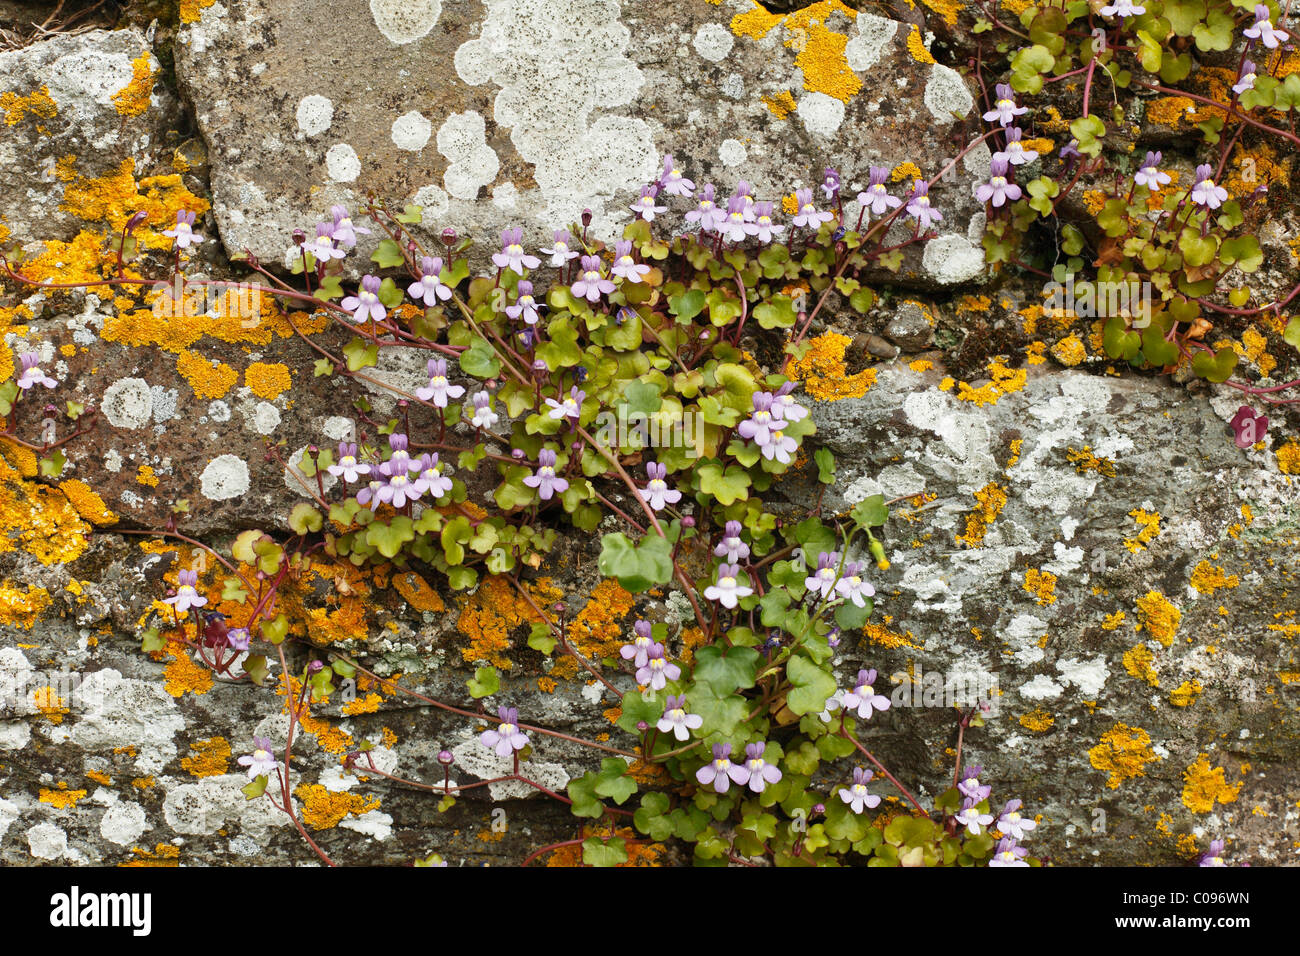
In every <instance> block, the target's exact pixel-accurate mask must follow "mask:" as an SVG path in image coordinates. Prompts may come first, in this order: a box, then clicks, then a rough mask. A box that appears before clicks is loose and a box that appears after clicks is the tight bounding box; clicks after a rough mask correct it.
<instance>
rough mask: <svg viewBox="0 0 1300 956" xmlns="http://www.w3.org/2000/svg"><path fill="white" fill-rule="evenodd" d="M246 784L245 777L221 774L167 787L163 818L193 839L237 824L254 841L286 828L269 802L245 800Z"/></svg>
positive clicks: (282, 819) (176, 829) (281, 815)
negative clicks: (243, 791)
mask: <svg viewBox="0 0 1300 956" xmlns="http://www.w3.org/2000/svg"><path fill="white" fill-rule="evenodd" d="M247 783H248V779H247V778H246V777H243V776H239V775H237V774H222V775H220V776H216V777H204V778H203V779H202V780H198V781H196V782H194V783H186V784H182V785H181V786H172V787H169V788H168V789H167V795H166V796H165V797H164V798H163V818H164V819H165V820H166V821H167V825H168V826H169V827H171V828H172V830H174V831H175V832H177V833H184V834H188V835H193V836H200V835H205V834H210V833H216V832H217V831H218V830H220V829H223V828H225V827H227V826H229V825H230V824H238V825H239V826H241V827H242V828H243V830H244V834H245V835H246V836H249V837H252V838H253V839H255V840H262V839H265V838H266V837H267V836H269V835H270V833H271V831H272V830H273V829H275V828H278V827H283V826H286V825H288V823H289V818H288V817H287V816H286V815H285V814H284V813H283V812H281V811H279V810H277V809H275V807H273V806H271V803H270V801H269V800H249V799H247V798H246V797H245V796H244V795H243V793H241V792H240V788H241V787H243V786H244V785H245V784H247Z"/></svg>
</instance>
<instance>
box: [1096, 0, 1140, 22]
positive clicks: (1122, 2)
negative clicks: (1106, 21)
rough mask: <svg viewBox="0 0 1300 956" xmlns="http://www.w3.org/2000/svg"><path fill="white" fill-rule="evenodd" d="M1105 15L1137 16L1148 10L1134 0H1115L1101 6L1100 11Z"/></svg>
mask: <svg viewBox="0 0 1300 956" xmlns="http://www.w3.org/2000/svg"><path fill="white" fill-rule="evenodd" d="M1098 12H1099V13H1100V14H1101V15H1102V16H1103V17H1113V16H1115V15H1117V14H1118V15H1119V16H1120V17H1124V18H1127V17H1137V16H1141V15H1142V14H1144V13H1146V12H1147V8H1146V7H1140V6H1138V5H1137V4H1135V3H1134V2H1133V0H1115V2H1114V3H1112V4H1109V5H1107V6H1104V7H1102V8H1101V10H1099V11H1098Z"/></svg>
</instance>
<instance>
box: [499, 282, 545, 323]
mask: <svg viewBox="0 0 1300 956" xmlns="http://www.w3.org/2000/svg"><path fill="white" fill-rule="evenodd" d="M506 315H508V316H509V317H510V318H512V319H514V320H516V321H518V320H519V319H520V318H522V319H523V320H524V323H525V324H526V325H536V324H537V320H538V318H540V316H539V315H538V313H537V300H536V299H534V298H533V284H532V283H531V282H529V281H528V280H527V279H520V280H519V284H518V285H516V286H515V304H514V305H508V306H506Z"/></svg>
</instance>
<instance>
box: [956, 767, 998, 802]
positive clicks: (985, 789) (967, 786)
mask: <svg viewBox="0 0 1300 956" xmlns="http://www.w3.org/2000/svg"><path fill="white" fill-rule="evenodd" d="M983 769H984V767H983V766H981V765H980V764H975V765H974V766H971V767H967V768H966V769H965V771H963V772H962V775H961V780H959V781H958V782H957V789H958V790H960V791H961V795H962V796H963V797H966V798H967V799H970V800H974V801H975V802H976V803H978V802H979V801H981V800H987V799H988V796H989V794H990V793H992V792H993V788H992V787H989V786H986V785H984V784H982V783H980V771H981V770H983Z"/></svg>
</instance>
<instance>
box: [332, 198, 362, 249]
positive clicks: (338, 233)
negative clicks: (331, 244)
mask: <svg viewBox="0 0 1300 956" xmlns="http://www.w3.org/2000/svg"><path fill="white" fill-rule="evenodd" d="M330 216H331V217H333V219H334V224H333V225H332V226H331V227H330V238H332V239H333V240H334V241H335V242H340V243H342V244H343V246H344V247H345V248H347V249H351V248H352V247H353V246H355V245H356V244H357V233H361V234H362V235H363V236H368V235H370V230H369V229H367V228H365V227H364V226H358V225H354V224H353V222H352V217H351V216H349V215H348V210H347V207H346V206H330Z"/></svg>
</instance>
